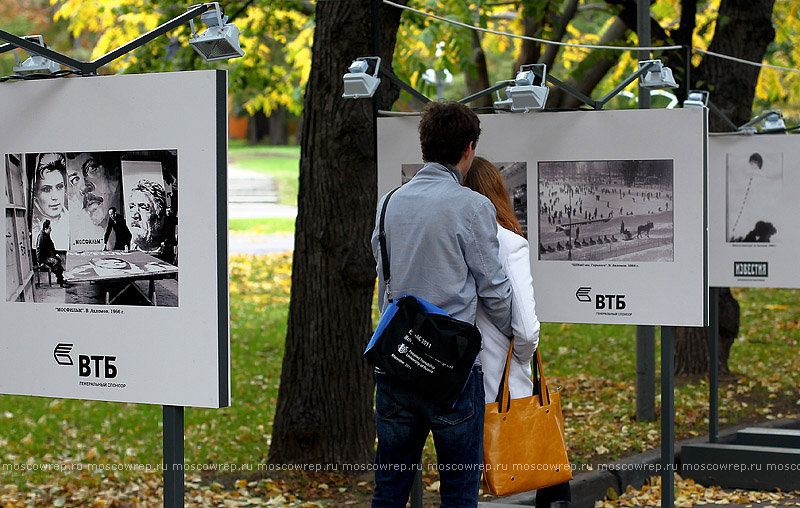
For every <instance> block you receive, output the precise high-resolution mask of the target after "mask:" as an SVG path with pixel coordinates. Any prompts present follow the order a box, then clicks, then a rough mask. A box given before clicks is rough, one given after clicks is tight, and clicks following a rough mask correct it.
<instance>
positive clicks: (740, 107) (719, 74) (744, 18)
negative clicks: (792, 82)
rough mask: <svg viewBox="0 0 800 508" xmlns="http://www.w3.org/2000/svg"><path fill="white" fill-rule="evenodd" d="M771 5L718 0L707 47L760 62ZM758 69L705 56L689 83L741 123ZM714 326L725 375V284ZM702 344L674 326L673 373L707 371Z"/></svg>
mask: <svg viewBox="0 0 800 508" xmlns="http://www.w3.org/2000/svg"><path fill="white" fill-rule="evenodd" d="M773 5H774V0H723V1H722V2H721V4H720V7H719V18H718V21H717V24H716V28H715V31H714V39H713V40H712V41H711V45H710V46H709V48H708V49H709V51H714V52H717V53H722V54H725V55H730V56H735V57H738V58H744V59H746V60H750V61H753V62H760V61H761V60H762V59H763V58H764V54H765V52H766V50H767V46H768V45H769V44H770V43H771V42H772V41H773V39H774V38H775V31H774V29H773V28H772V9H773ZM758 74H759V68H758V67H753V66H750V65H743V64H740V63H736V62H732V61H730V60H727V59H722V58H717V57H713V56H705V57H704V58H703V61H702V62H701V63H700V65H699V66H698V68H697V69H696V70H694V71H693V72H692V74H691V79H692V82H693V83H694V84H695V85H700V86H697V88H702V89H708V90H710V92H711V100H712V101H713V102H714V104H715V105H716V106H717V107H719V108H720V109H721V110H722V111H723V112H724V113H725V114H726V115H727V116H728V118H730V119H731V120H732V121H733V123H735V124H736V125H741V124H743V123H746V122H747V121H748V120H750V115H751V110H752V106H753V98H754V96H755V89H756V83H757V81H758ZM709 84H713V85H714V86H713V87H712V86H709ZM690 88H695V86H692V87H690ZM709 125H710V130H711V131H727V130H730V129H729V128H728V126H727V125H726V124H725V122H724V121H722V120H721V119H719V118H717V117H716V116H715V115H713V114H709ZM719 329H720V342H719V358H720V372H721V373H723V374H727V373H729V372H730V371H729V368H728V357H729V356H730V350H731V347H732V346H733V342H734V340H735V339H736V335H737V334H738V332H739V304H738V302H737V301H736V299H735V298H734V297H733V295H732V294H731V292H730V289H728V288H721V289H720V310H719ZM707 344H708V331H707V329H704V328H683V327H678V328H676V330H675V373H676V374H700V373H706V372H708V363H707V359H708V349H707ZM703 359H705V361H704V360H703Z"/></svg>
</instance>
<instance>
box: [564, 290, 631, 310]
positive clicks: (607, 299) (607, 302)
mask: <svg viewBox="0 0 800 508" xmlns="http://www.w3.org/2000/svg"><path fill="white" fill-rule="evenodd" d="M591 291H592V288H589V287H579V288H578V290H577V291H576V292H575V298H577V299H578V301H579V302H584V303H591V302H592V296H591ZM625 307H626V304H625V295H594V308H595V309H597V310H603V309H609V310H612V309H613V310H623V309H624V308H625Z"/></svg>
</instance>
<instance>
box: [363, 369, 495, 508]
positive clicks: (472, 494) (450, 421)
mask: <svg viewBox="0 0 800 508" xmlns="http://www.w3.org/2000/svg"><path fill="white" fill-rule="evenodd" d="M375 383H376V385H377V389H376V393H375V420H376V424H377V431H378V451H377V454H376V456H375V492H374V493H373V495H372V506H373V508H383V507H400V508H402V507H405V506H406V501H408V496H409V493H410V492H411V484H412V482H413V480H414V475H415V473H416V470H417V469H418V468H419V463H420V459H421V458H422V449H423V447H424V446H425V440H426V439H427V438H428V433H429V432H432V433H433V442H434V445H435V446H436V457H437V459H438V463H439V466H438V468H439V480H440V489H439V492H440V494H441V498H442V504H441V506H442V508H457V507H458V508H467V507H470V508H474V507H476V506H477V505H478V488H479V486H480V478H481V469H482V466H483V414H484V400H483V397H484V394H483V371H482V370H481V368H480V366H475V367H473V369H472V374H471V375H470V377H469V381H467V385H466V387H465V388H464V391H463V392H462V393H461V397H460V398H459V399H458V401H457V402H456V405H455V407H453V408H452V409H447V408H444V409H443V408H440V407H437V406H436V405H434V404H432V403H430V402H428V401H426V400H425V399H423V398H421V397H420V396H418V395H414V394H412V393H409V392H408V391H407V390H405V389H404V388H403V387H402V386H398V385H397V383H393V382H392V380H391V379H390V378H389V377H388V376H387V375H386V374H385V373H380V372H376V373H375ZM432 388H434V389H435V387H432Z"/></svg>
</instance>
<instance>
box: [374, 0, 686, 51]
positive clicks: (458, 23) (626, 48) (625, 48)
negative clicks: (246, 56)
mask: <svg viewBox="0 0 800 508" xmlns="http://www.w3.org/2000/svg"><path fill="white" fill-rule="evenodd" d="M383 3H385V4H387V5H391V6H392V7H396V8H398V9H404V10H407V11H411V12H416V13H417V14H422V15H423V16H427V17H429V18H434V19H438V20H439V21H444V22H445V23H450V24H451V25H456V26H460V27H463V28H469V29H470V30H475V31H478V32H486V33H490V34H495V35H502V36H504V37H511V38H512V39H523V40H527V41H534V42H540V43H542V44H552V45H555V46H567V47H570V48H588V49H611V50H617V51H661V50H667V49H681V48H683V46H658V47H638V46H637V47H631V46H597V45H592V44H572V43H568V42H558V41H548V40H547V39H539V38H537V37H529V36H527V35H517V34H510V33H508V32H498V31H495V30H489V29H488V28H481V27H478V26H474V25H469V24H467V23H462V22H461V21H455V20H453V19H449V18H445V17H442V16H437V15H436V14H431V13H429V12H425V11H420V10H418V9H414V8H413V7H408V6H407V5H400V4H396V3H394V2H392V1H390V0H383Z"/></svg>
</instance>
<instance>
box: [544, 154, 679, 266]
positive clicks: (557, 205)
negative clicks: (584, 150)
mask: <svg viewBox="0 0 800 508" xmlns="http://www.w3.org/2000/svg"><path fill="white" fill-rule="evenodd" d="M672 177H673V161H672V160H610V161H556V162H539V179H538V185H539V189H538V195H539V203H538V210H539V259H540V260H542V261H576V260H579V261H603V260H615V261H628V262H640V261H641V262H671V261H673V259H674V251H675V249H674V231H675V224H674V218H673V217H674V214H673V212H674V206H673V203H674V200H673V198H674V195H673V189H674V185H673V178H672Z"/></svg>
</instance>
